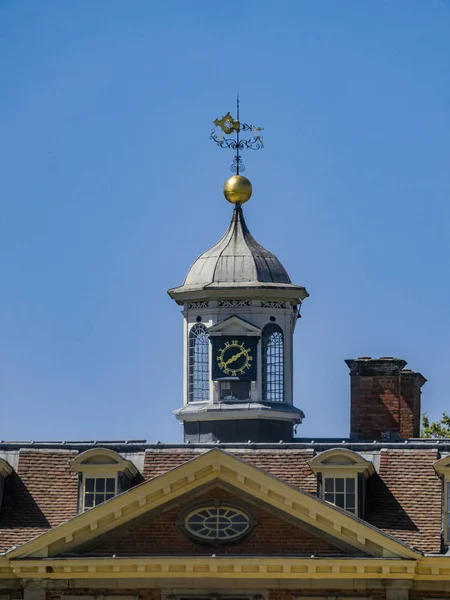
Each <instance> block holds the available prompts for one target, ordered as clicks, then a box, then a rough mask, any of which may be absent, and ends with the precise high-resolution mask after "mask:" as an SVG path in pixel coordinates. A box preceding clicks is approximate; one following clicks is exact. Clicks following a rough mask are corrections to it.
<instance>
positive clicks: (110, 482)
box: [106, 478, 116, 492]
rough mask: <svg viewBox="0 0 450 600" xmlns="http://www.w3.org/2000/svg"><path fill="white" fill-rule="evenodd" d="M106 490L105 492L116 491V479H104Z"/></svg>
mask: <svg viewBox="0 0 450 600" xmlns="http://www.w3.org/2000/svg"><path fill="white" fill-rule="evenodd" d="M106 491H107V492H115V491H116V480H115V479H110V478H108V479H107V480H106Z"/></svg>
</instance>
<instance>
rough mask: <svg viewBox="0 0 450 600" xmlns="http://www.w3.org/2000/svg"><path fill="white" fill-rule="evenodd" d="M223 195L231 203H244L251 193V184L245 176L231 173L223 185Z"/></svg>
mask: <svg viewBox="0 0 450 600" xmlns="http://www.w3.org/2000/svg"><path fill="white" fill-rule="evenodd" d="M223 195H224V196H225V198H226V199H227V200H228V202H231V204H244V202H247V200H250V198H251V195H252V184H251V183H250V181H249V180H248V179H247V177H242V175H233V177H230V179H227V180H226V181H225V183H224V186H223Z"/></svg>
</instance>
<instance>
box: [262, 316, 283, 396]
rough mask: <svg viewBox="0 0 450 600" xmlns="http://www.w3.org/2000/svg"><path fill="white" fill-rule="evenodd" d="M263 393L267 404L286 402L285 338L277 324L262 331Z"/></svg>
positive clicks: (269, 325) (271, 324)
mask: <svg viewBox="0 0 450 600" xmlns="http://www.w3.org/2000/svg"><path fill="white" fill-rule="evenodd" d="M262 392H263V400H264V401H265V402H284V338H283V330H282V329H281V327H280V326H279V325H276V324H275V323H269V324H268V325H266V326H265V327H264V329H263V330H262Z"/></svg>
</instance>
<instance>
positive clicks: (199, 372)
mask: <svg viewBox="0 0 450 600" xmlns="http://www.w3.org/2000/svg"><path fill="white" fill-rule="evenodd" d="M208 338H209V335H208V333H207V332H206V327H205V326H204V325H202V324H201V323H196V324H195V325H194V326H193V327H192V329H191V331H190V332H189V402H204V401H207V400H209V340H208Z"/></svg>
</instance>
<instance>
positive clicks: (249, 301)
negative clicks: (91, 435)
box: [168, 114, 308, 443]
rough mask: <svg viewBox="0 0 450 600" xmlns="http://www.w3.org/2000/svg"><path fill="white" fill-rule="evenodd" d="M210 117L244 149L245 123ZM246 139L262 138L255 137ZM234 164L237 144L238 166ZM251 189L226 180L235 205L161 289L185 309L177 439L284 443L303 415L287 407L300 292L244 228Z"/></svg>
mask: <svg viewBox="0 0 450 600" xmlns="http://www.w3.org/2000/svg"><path fill="white" fill-rule="evenodd" d="M215 124H216V125H217V124H219V126H220V127H221V128H222V130H223V131H225V133H230V130H233V128H234V131H236V128H238V130H237V132H236V138H237V139H236V140H232V142H233V143H234V144H235V145H236V143H237V144H238V146H237V149H238V150H239V148H242V147H249V146H243V145H242V144H243V141H242V140H239V132H240V131H242V130H244V131H245V130H246V129H245V128H246V127H249V128H252V127H251V126H248V125H245V124H241V123H240V122H239V120H234V119H233V118H232V117H231V116H230V115H229V114H228V115H226V116H225V117H223V118H222V119H221V120H220V121H217V122H215ZM252 129H253V130H255V129H256V128H252ZM258 131H259V130H258ZM212 137H213V139H214V141H216V142H217V143H218V144H219V145H223V143H224V142H225V143H227V142H228V143H230V140H229V139H228V140H227V139H225V140H223V139H219V138H216V137H215V136H214V135H213V134H212ZM254 139H258V140H259V141H260V142H261V146H262V141H261V140H260V138H259V135H255V136H254ZM245 142H246V143H249V144H251V143H254V140H253V141H252V140H246V141H245ZM227 147H230V146H227ZM231 147H233V146H231ZM240 165H241V169H242V164H241V158H240V156H239V151H237V153H236V157H235V166H237V168H236V171H239V166H240ZM251 194H252V186H251V183H250V181H249V180H248V179H246V178H245V177H242V176H241V175H238V174H237V175H234V176H233V177H231V178H230V179H228V180H227V181H226V183H225V186H224V195H225V198H226V199H227V200H228V201H229V202H230V203H231V204H233V205H234V210H233V214H232V218H231V222H230V225H229V227H228V229H227V230H226V232H225V234H224V235H223V237H222V238H221V239H220V240H219V241H218V242H217V244H215V245H214V246H212V248H210V249H209V250H206V252H204V253H203V254H201V255H200V256H199V258H197V260H196V261H195V262H194V263H193V265H192V266H191V268H190V269H189V271H188V274H187V276H186V279H185V280H184V283H183V285H181V286H180V287H176V288H173V289H170V290H169V292H168V293H169V295H170V296H171V298H173V299H174V300H175V302H177V304H179V305H180V306H182V307H183V311H182V314H183V317H184V360H183V367H184V382H183V388H184V393H183V396H184V398H183V406H182V407H181V408H179V409H177V410H176V411H175V416H176V417H177V419H179V421H181V422H182V423H183V427H184V440H185V442H197V443H201V442H222V443H228V442H230V443H233V442H247V441H252V442H257V443H263V442H267V443H274V442H279V441H280V440H281V441H284V442H290V441H292V439H293V427H294V426H295V425H297V424H299V423H301V422H302V419H303V418H304V414H303V412H302V411H301V410H300V409H299V408H296V407H295V406H294V396H293V372H292V368H293V355H292V350H293V335H294V330H295V326H296V323H297V319H298V316H299V310H300V306H301V302H302V301H303V300H304V299H305V298H306V297H307V296H308V293H307V291H306V289H305V288H304V287H302V286H299V285H295V284H293V283H292V282H291V280H290V278H289V275H288V274H287V272H286V270H285V269H284V267H283V265H282V264H281V262H280V261H279V260H278V258H277V257H276V256H275V255H274V254H272V253H271V252H269V251H268V250H266V249H265V248H264V247H263V246H261V245H260V244H259V243H258V242H257V241H256V240H255V239H254V237H253V236H252V235H251V233H250V231H249V229H248V227H247V225H246V222H245V220H244V213H243V209H242V205H243V204H244V203H245V202H247V200H249V199H250V197H251Z"/></svg>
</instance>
